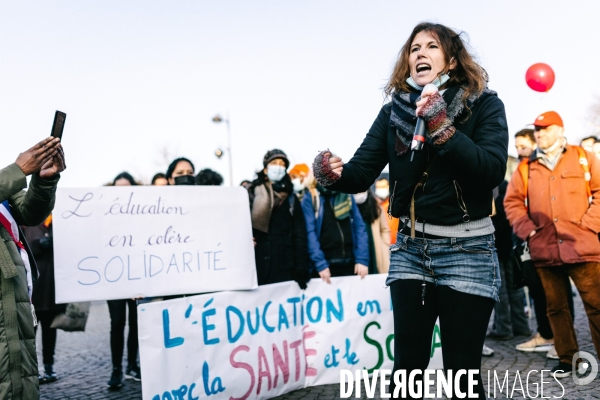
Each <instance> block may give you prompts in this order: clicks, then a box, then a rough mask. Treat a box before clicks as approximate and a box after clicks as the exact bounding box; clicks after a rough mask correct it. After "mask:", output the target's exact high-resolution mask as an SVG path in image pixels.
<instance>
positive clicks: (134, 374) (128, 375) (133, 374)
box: [125, 365, 142, 382]
mask: <svg viewBox="0 0 600 400" xmlns="http://www.w3.org/2000/svg"><path fill="white" fill-rule="evenodd" d="M125 379H133V380H134V381H138V382H140V381H141V380H142V372H141V371H140V367H138V366H137V365H131V366H129V367H127V369H126V370H125Z"/></svg>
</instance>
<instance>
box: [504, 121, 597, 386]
mask: <svg viewBox="0 0 600 400" xmlns="http://www.w3.org/2000/svg"><path fill="white" fill-rule="evenodd" d="M534 126H535V138H536V142H537V144H538V148H537V150H536V152H535V153H534V154H533V155H532V156H531V158H530V160H529V163H528V168H527V170H526V171H522V170H520V169H517V171H515V173H514V174H513V176H512V179H511V181H510V184H509V186H508V189H507V192H506V198H505V200H504V207H505V209H506V215H507V216H508V219H509V220H510V223H511V225H512V227H513V229H514V231H515V233H516V235H517V236H519V238H521V240H527V242H528V244H529V250H530V253H531V260H532V261H533V263H534V264H535V266H536V268H537V271H538V274H539V277H540V278H541V281H542V284H543V286H544V292H545V293H546V300H547V302H548V304H547V314H548V319H549V320H550V325H551V326H552V331H553V333H554V346H555V349H556V352H557V353H558V357H559V358H560V361H559V363H558V364H557V365H556V366H555V367H554V368H553V369H552V372H553V375H555V376H556V377H559V378H563V377H567V376H570V375H571V373H572V370H573V368H574V367H575V368H576V367H577V365H572V363H573V356H574V355H575V353H576V352H577V351H578V345H577V339H576V336H575V329H574V326H573V319H572V317H573V316H572V313H571V311H570V310H569V298H570V297H571V296H570V294H569V290H568V289H569V287H570V284H569V280H568V278H569V277H570V278H571V279H572V280H573V282H574V283H575V286H576V287H577V289H578V290H579V294H580V296H581V300H582V301H583V305H584V307H585V310H586V313H587V316H588V321H589V324H590V331H591V334H592V341H593V343H594V347H595V348H596V352H597V353H600V312H598V310H600V290H598V282H600V243H599V241H598V232H600V161H598V160H597V159H596V157H594V156H593V154H591V153H589V152H586V151H585V150H583V149H582V148H581V147H579V146H568V145H567V144H566V139H565V137H564V124H563V121H562V119H561V117H560V115H558V113H556V112H554V111H549V112H546V113H544V114H541V115H540V116H538V117H537V118H536V120H535V122H534ZM526 182H527V183H526ZM526 199H527V203H526V202H525V200H526Z"/></svg>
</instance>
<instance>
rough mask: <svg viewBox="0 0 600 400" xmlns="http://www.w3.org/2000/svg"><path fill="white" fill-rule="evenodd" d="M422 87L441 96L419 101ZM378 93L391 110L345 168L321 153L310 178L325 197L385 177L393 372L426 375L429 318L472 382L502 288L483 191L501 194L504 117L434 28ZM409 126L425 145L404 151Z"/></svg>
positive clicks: (452, 40) (420, 31)
mask: <svg viewBox="0 0 600 400" xmlns="http://www.w3.org/2000/svg"><path fill="white" fill-rule="evenodd" d="M428 84H433V85H435V86H438V87H439V89H440V90H439V91H438V90H428V89H425V86H426V85H428ZM385 93H386V94H387V95H388V96H390V97H391V100H392V101H391V102H390V103H388V104H386V105H384V106H383V107H382V109H381V111H380V113H379V115H378V116H377V119H376V120H375V122H374V123H373V125H372V126H371V129H370V130H369V132H368V134H367V135H366V137H365V138H364V139H363V143H362V144H361V146H360V147H359V149H358V150H357V151H356V152H355V154H354V156H353V157H352V159H351V160H350V161H349V162H347V163H344V162H343V161H342V160H341V159H340V158H339V157H335V156H333V155H332V154H331V152H329V151H322V152H321V153H319V154H318V155H317V157H316V158H315V161H314V164H313V171H314V175H315V177H316V179H317V180H318V181H319V183H320V184H322V185H324V186H326V187H328V188H329V189H330V190H335V191H343V192H347V193H357V192H362V191H364V190H366V189H367V188H368V187H369V186H370V185H371V184H372V183H373V181H374V180H375V179H376V178H377V177H378V176H379V175H380V174H381V171H382V170H383V168H384V167H385V166H386V165H389V173H390V182H393V183H392V184H391V185H390V187H391V188H392V190H391V193H390V203H391V204H390V209H389V212H390V214H391V215H393V216H394V217H399V218H400V219H401V220H402V221H403V225H405V227H404V226H403V228H404V229H402V230H401V231H400V232H398V236H397V241H396V243H395V244H394V245H392V246H391V248H390V250H391V262H390V270H389V272H388V279H387V281H386V283H387V284H388V285H389V286H390V291H391V293H390V294H391V298H392V304H393V312H394V371H398V370H406V373H407V375H409V374H411V372H412V371H414V370H420V371H422V370H425V369H426V368H427V365H428V364H429V362H430V354H431V335H432V332H433V329H434V325H435V321H436V319H437V318H438V317H439V320H440V330H441V332H444V333H443V342H444V345H443V346H442V353H443V358H444V368H445V369H446V370H452V371H458V370H461V369H469V370H476V371H479V370H480V367H481V353H482V349H483V344H484V340H485V335H486V331H487V327H488V323H489V320H490V316H491V313H492V310H493V307H494V302H495V301H498V291H499V286H500V278H499V273H500V272H499V270H498V258H497V254H496V249H495V246H494V236H493V232H494V226H493V224H492V221H491V219H490V217H489V216H490V214H491V213H492V190H493V189H494V188H495V187H496V186H498V185H499V184H500V183H501V182H502V180H503V178H504V174H505V173H506V165H507V159H508V154H507V146H508V132H507V129H508V126H507V123H506V113H505V110H504V105H503V104H502V101H501V100H500V99H498V97H497V95H496V93H495V92H492V91H490V90H489V89H487V74H486V72H485V70H484V69H483V68H482V67H481V66H480V65H478V64H477V63H476V62H475V61H474V59H473V57H472V56H471V54H469V52H468V50H467V49H466V48H465V45H464V42H463V40H462V35H461V34H458V33H456V32H455V31H453V30H452V29H450V28H448V27H446V26H444V25H441V24H433V23H421V24H419V25H417V26H416V27H415V28H414V29H413V31H412V33H411V35H410V37H409V38H408V40H407V41H406V42H405V44H404V45H403V47H402V50H401V51H400V54H399V56H398V61H397V62H396V65H395V66H394V69H393V72H392V76H391V77H390V80H389V81H388V83H387V85H386V88H385ZM416 117H421V118H423V121H424V122H425V123H426V132H425V143H424V144H423V149H422V150H419V151H411V143H412V140H413V135H414V131H415V128H414V124H415V122H416ZM476 376H477V378H476V379H477V385H476V386H475V387H474V388H472V387H470V385H469V384H468V379H467V377H466V376H464V377H463V378H462V379H460V382H459V383H458V382H457V383H458V385H457V386H459V387H460V390H461V391H462V392H466V391H467V387H468V386H469V390H470V391H473V392H474V393H475V394H476V396H477V397H478V398H486V394H485V390H484V387H483V384H482V382H481V378H480V377H479V376H478V375H476ZM422 381H423V380H422V379H419V378H417V380H416V381H415V382H414V384H415V385H421V384H422V383H423V382H422ZM394 386H395V385H394V383H393V382H392V384H391V388H390V389H394ZM419 397H421V396H419Z"/></svg>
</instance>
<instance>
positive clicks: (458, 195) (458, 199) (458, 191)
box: [452, 180, 471, 223]
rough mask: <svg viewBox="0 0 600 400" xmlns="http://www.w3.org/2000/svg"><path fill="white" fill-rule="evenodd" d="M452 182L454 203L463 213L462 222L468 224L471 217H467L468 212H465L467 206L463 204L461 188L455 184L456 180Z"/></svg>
mask: <svg viewBox="0 0 600 400" xmlns="http://www.w3.org/2000/svg"><path fill="white" fill-rule="evenodd" d="M452 182H454V191H455V192H456V202H457V203H458V207H459V208H460V209H461V210H462V212H463V213H464V215H463V222H465V223H466V222H469V221H470V220H471V216H470V215H469V211H468V210H467V205H466V204H465V201H464V199H463V197H462V188H461V187H460V185H459V184H458V182H456V180H453V181H452Z"/></svg>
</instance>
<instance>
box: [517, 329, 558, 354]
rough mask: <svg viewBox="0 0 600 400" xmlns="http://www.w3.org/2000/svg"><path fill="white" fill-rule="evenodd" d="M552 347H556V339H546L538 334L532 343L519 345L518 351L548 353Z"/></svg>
mask: <svg viewBox="0 0 600 400" xmlns="http://www.w3.org/2000/svg"><path fill="white" fill-rule="evenodd" d="M552 347H554V339H544V338H543V337H542V335H540V334H539V333H536V334H535V336H534V337H533V339H531V340H530V341H528V342H525V343H521V344H519V345H517V350H519V351H525V352H532V351H536V352H548V351H550V349H551V348H552Z"/></svg>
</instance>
